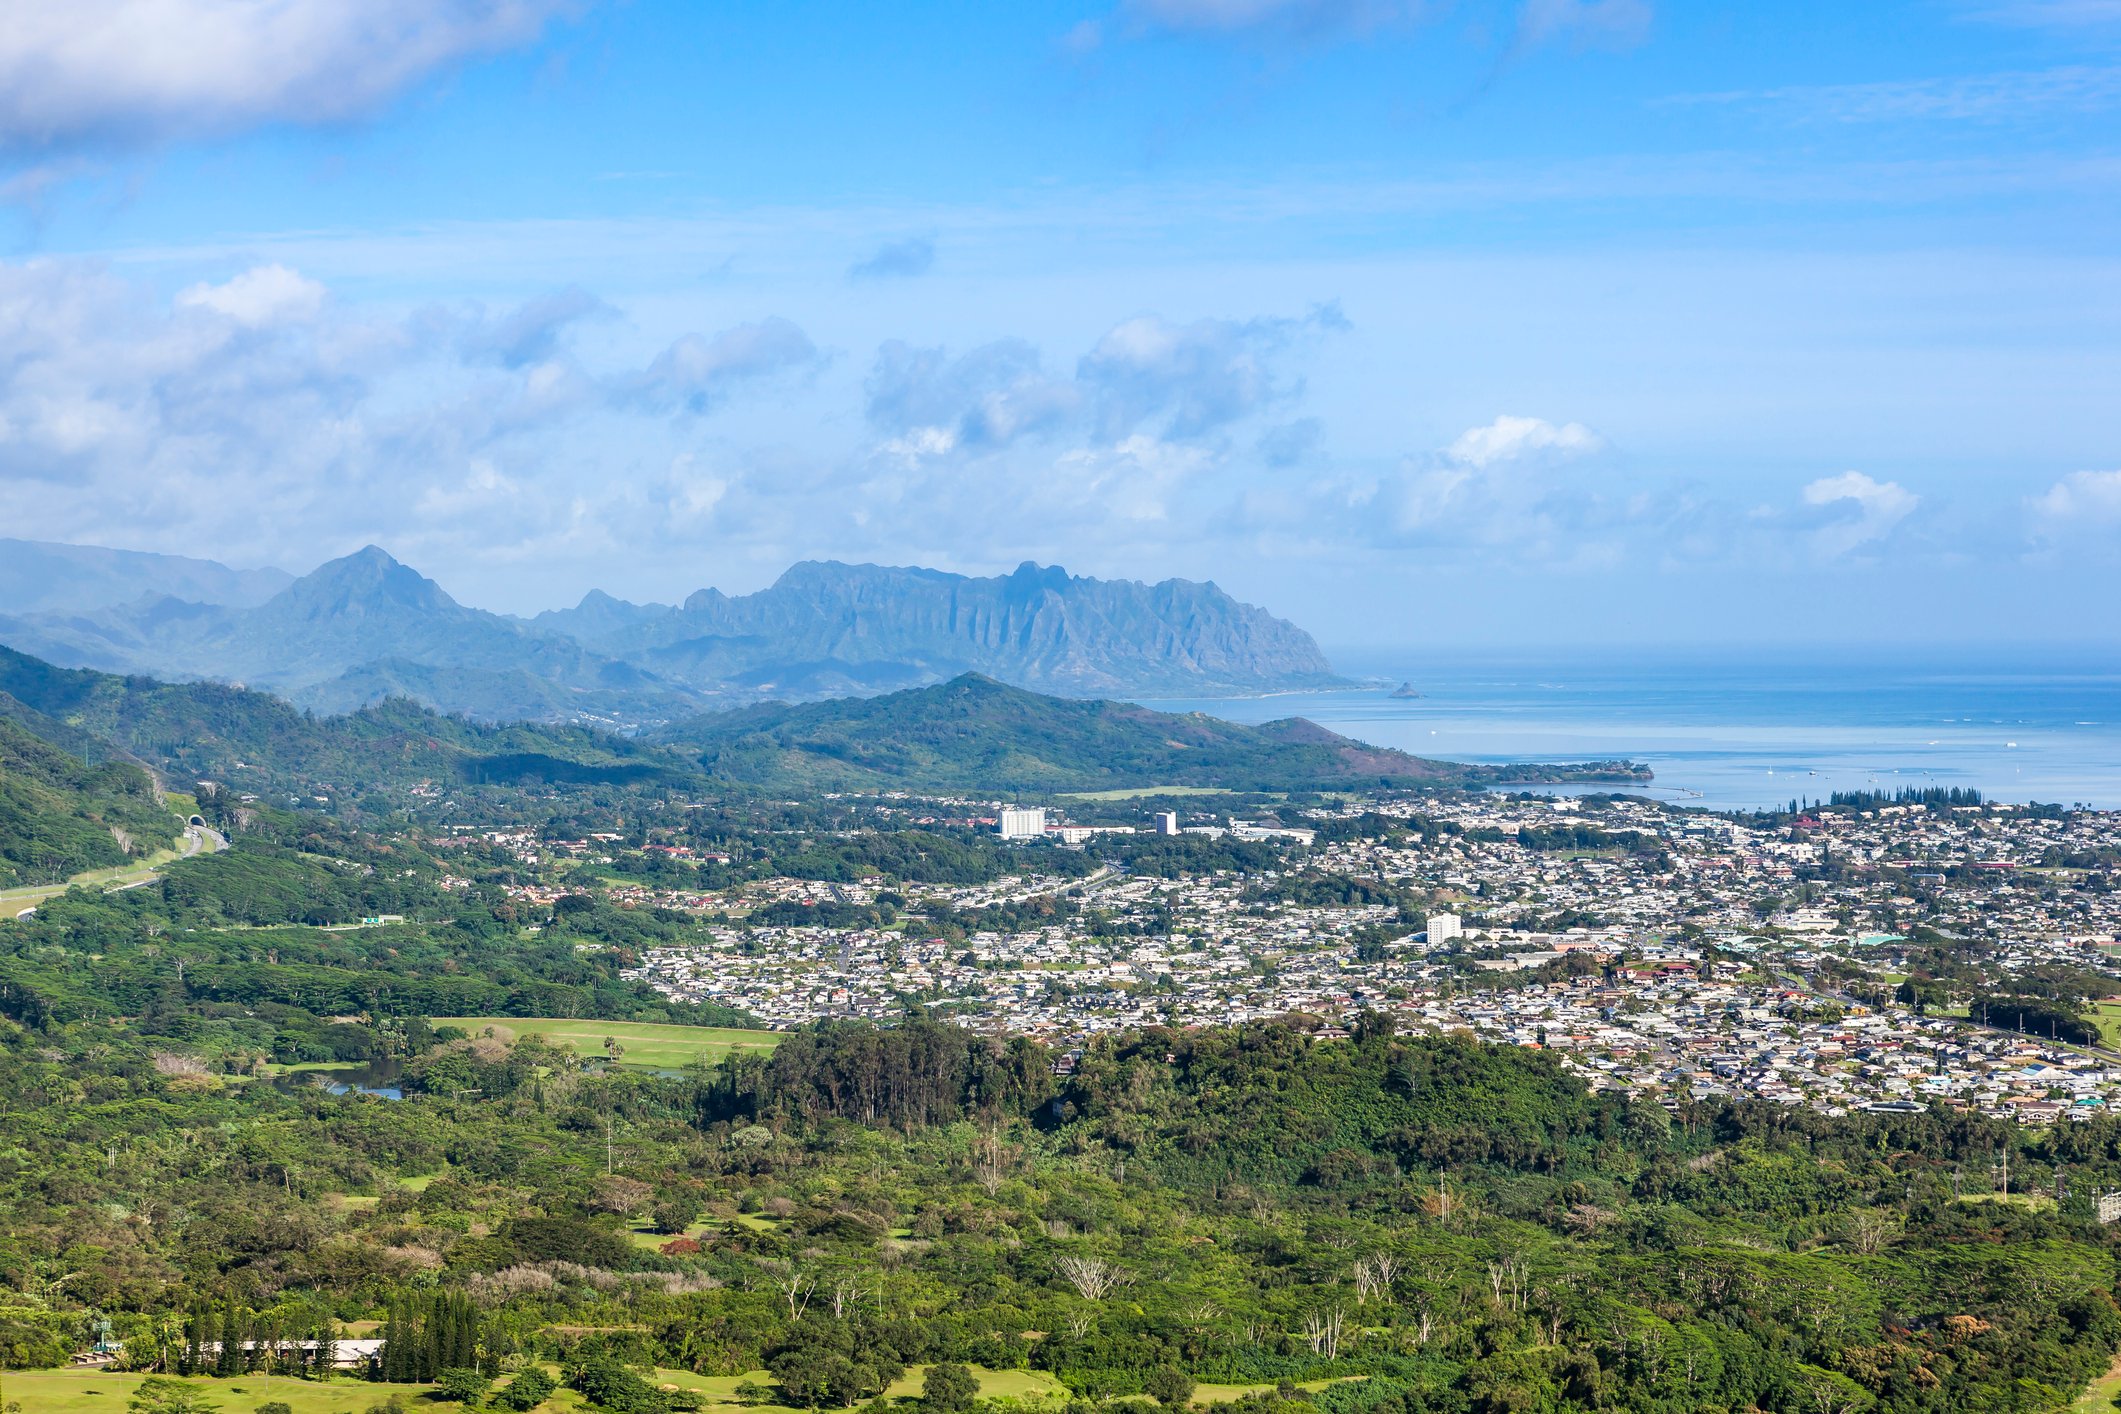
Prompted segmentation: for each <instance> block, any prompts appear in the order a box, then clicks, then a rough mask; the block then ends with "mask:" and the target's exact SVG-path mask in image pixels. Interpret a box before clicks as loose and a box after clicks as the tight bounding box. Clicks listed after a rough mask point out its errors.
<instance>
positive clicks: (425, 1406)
mask: <svg viewBox="0 0 2121 1414" xmlns="http://www.w3.org/2000/svg"><path fill="white" fill-rule="evenodd" d="M142 1378H144V1377H143V1376H140V1375H120V1374H113V1373H110V1372H107V1371H101V1370H95V1371H88V1370H10V1371H9V1372H8V1373H7V1374H6V1375H4V1376H0V1385H4V1386H5V1388H6V1397H7V1398H8V1399H9V1400H10V1401H15V1402H19V1403H20V1404H21V1405H22V1414H125V1403H126V1401H127V1400H128V1399H130V1398H132V1392H133V1391H134V1390H135V1389H137V1388H139V1385H140V1381H141V1379H142ZM191 1383H192V1384H193V1385H195V1386H197V1387H198V1388H199V1389H200V1390H201V1391H202V1392H204V1393H205V1395H206V1397H207V1399H208V1400H210V1401H212V1402H213V1403H214V1404H217V1405H219V1406H220V1407H221V1414H252V1411H254V1410H255V1409H257V1407H258V1406H259V1405H261V1404H267V1403H270V1402H271V1401H273V1400H276V1399H277V1400H282V1401H284V1402H285V1403H286V1404H287V1405H288V1406H289V1407H290V1408H292V1409H293V1410H294V1412H295V1414H365V1411H366V1410H367V1409H368V1408H369V1407H370V1406H371V1405H376V1404H381V1403H382V1402H383V1401H384V1400H386V1399H388V1398H389V1397H390V1396H391V1395H392V1394H403V1395H404V1396H406V1400H407V1402H408V1403H413V1407H414V1408H416V1409H418V1410H420V1411H422V1414H455V1411H457V1410H458V1409H460V1408H462V1406H461V1405H458V1404H455V1403H453V1402H447V1401H442V1400H436V1399H430V1398H426V1397H425V1396H426V1395H427V1392H428V1390H429V1388H430V1387H429V1386H427V1385H380V1384H370V1383H369V1382H368V1381H366V1380H360V1379H355V1378H353V1377H352V1376H347V1377H345V1378H343V1379H336V1380H332V1381H330V1382H328V1383H322V1384H319V1383H313V1382H311V1381H309V1380H288V1379H276V1380H267V1379H264V1378H262V1377H260V1376H257V1375H240V1376H238V1377H236V1378H235V1379H232V1380H207V1379H198V1380H193V1381H191ZM414 1401H417V1402H416V1403H414Z"/></svg>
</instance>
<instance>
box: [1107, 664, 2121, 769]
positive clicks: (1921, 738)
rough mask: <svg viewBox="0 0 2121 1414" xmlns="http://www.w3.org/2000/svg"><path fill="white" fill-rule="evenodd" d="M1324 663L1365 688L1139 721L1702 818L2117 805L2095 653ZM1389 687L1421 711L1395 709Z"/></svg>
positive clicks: (2105, 691) (2109, 714) (2116, 680)
mask: <svg viewBox="0 0 2121 1414" xmlns="http://www.w3.org/2000/svg"><path fill="white" fill-rule="evenodd" d="M1332 657H1333V660H1334V663H1335V665H1336V666H1337V667H1339V668H1340V670H1341V671H1342V672H1344V673H1346V674H1348V675H1349V676H1350V677H1355V678H1361V679H1369V678H1375V679H1379V680H1380V681H1381V685H1377V686H1366V687H1363V688H1360V689H1356V690H1350V691H1343V692H1324V693H1294V694H1284V695H1279V696H1272V697H1252V698H1217V699H1212V700H1210V699H1198V700H1188V701H1160V702H1155V703H1151V704H1149V705H1151V706H1154V707H1158V708H1161V709H1164V710H1173V711H1202V712H1208V713H1211V714H1213V715H1215V716H1219V717H1226V718H1229V719H1231V720H1233V721H1240V722H1263V721H1269V720H1272V719H1275V718H1279V717H1291V716H1301V717H1308V718H1310V719H1311V720H1313V721H1316V722H1318V723H1319V724H1321V725H1323V726H1327V727H1330V728H1332V729H1333V730H1335V731H1338V732H1344V733H1346V734H1347V735H1349V736H1353V737H1356V738H1358V739H1360V740H1363V741H1367V742H1371V743H1373V744H1375V745H1379V746H1394V747H1399V748H1401V749H1402V750H1406V751H1412V752H1416V753H1418V754H1420V755H1424V756H1435V757H1443V758H1448V759H1451V760H1462V761H1558V760H1571V761H1573V760H1588V759H1598V758H1605V757H1627V758H1629V759H1632V760H1637V761H1643V762H1647V763H1648V764H1649V765H1650V766H1651V767H1653V768H1654V769H1655V771H1656V773H1657V779H1656V783H1655V786H1654V787H1653V790H1654V793H1655V794H1657V795H1658V796H1659V797H1661V798H1665V799H1671V800H1676V801H1681V802H1683V803H1686V804H1691V805H1700V806H1707V807H1712V808H1724V809H1747V808H1754V807H1760V806H1773V805H1786V804H1787V803H1788V802H1789V801H1790V800H1791V799H1792V798H1803V799H1806V800H1809V799H1813V798H1821V799H1823V798H1825V797H1826V796H1827V795H1828V794H1830V793H1831V792H1833V791H1836V790H1861V789H1882V790H1888V791H1891V790H1897V789H1899V788H1900V787H1902V786H1918V787H1919V786H1933V785H1934V786H1971V787H1974V788H1975V789H1978V790H1980V791H1981V792H1982V793H1983V794H1984V795H1985V796H1987V797H1989V798H1991V799H1995V800H2002V801H2021V802H2022V801H2033V800H2039V801H2048V802H2058V803H2062V804H2073V803H2076V802H2080V801H2081V802H2084V803H2086V804H2089V805H2093V806H2097V807H2100V808H2105V809H2113V808H2116V807H2121V672H2117V671H2116V670H2115V667H2114V665H2113V663H2112V661H2111V659H2110V658H2103V657H2101V656H2099V655H2096V654H2093V653H2083V654H2073V653H2070V652H2069V651H2068V650H2058V649H2045V650H2038V651H2035V650H2023V649H2008V648H1997V647H1992V646H1991V647H1982V648H1979V649H1969V650H1941V649H1940V650H1925V651H1920V652H1917V651H1907V652H1902V653H1895V654H1877V655H1857V654H1853V653H1850V652H1848V651H1846V650H1840V651H1836V652H1831V653H1821V654H1814V655H1809V656H1799V655H1797V654H1795V653H1794V652H1790V651H1788V650H1785V651H1783V652H1781V653H1775V654H1763V653H1761V652H1760V651H1759V650H1748V651H1746V652H1745V653H1744V654H1743V655H1740V654H1737V653H1732V652H1728V651H1726V652H1722V653H1717V652H1714V651H1711V650H1695V651H1692V652H1676V651H1674V652H1662V653H1657V654H1647V653H1642V652H1628V653H1620V652H1597V653H1590V652H1584V651H1581V650H1566V649H1564V650H1556V651H1554V652H1551V653H1536V652H1531V651H1525V650H1512V651H1508V652H1495V653H1485V654H1484V653H1476V652H1466V651H1461V652H1455V653H1445V654H1439V653H1436V652H1435V651H1433V650H1426V649H1415V648H1410V649H1407V650H1406V651H1404V652H1401V653H1394V652H1391V651H1389V650H1380V649H1374V648H1368V649H1363V650H1360V651H1346V652H1340V653H1333V654H1332ZM1402 681H1405V682H1408V683H1411V684H1412V686H1413V687H1414V689H1415V690H1416V691H1418V692H1419V693H1421V694H1422V695H1421V696H1420V697H1419V698H1413V699H1395V698H1393V697H1392V696H1391V695H1390V694H1391V691H1392V689H1393V688H1394V687H1396V686H1397V685H1398V684H1399V683H1400V682H1402Z"/></svg>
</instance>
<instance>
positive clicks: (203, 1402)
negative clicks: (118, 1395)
mask: <svg viewBox="0 0 2121 1414" xmlns="http://www.w3.org/2000/svg"><path fill="white" fill-rule="evenodd" d="M125 1408H126V1410H127V1411H128V1414H220V1409H221V1406H220V1405H218V1404H215V1403H214V1402H213V1401H212V1400H209V1399H208V1398H207V1397H206V1392H205V1391H204V1390H202V1389H200V1388H199V1387H198V1386H197V1385H192V1384H186V1383H185V1382H184V1381H183V1380H173V1379H171V1378H170V1377H169V1376H167V1375H149V1376H148V1377H147V1378H146V1379H144V1380H142V1381H140V1384H139V1386H138V1388H136V1389H134V1390H133V1397H132V1398H131V1399H129V1400H127V1401H126V1404H125Z"/></svg>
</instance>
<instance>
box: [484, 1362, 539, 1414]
mask: <svg viewBox="0 0 2121 1414" xmlns="http://www.w3.org/2000/svg"><path fill="white" fill-rule="evenodd" d="M553 1389H554V1385H553V1383H552V1377H551V1376H550V1375H547V1374H546V1373H545V1372H544V1371H543V1370H541V1369H539V1368H538V1367H537V1366H535V1365H533V1366H531V1367H530V1368H529V1369H527V1370H525V1371H523V1372H522V1373H521V1374H519V1375H517V1376H516V1377H515V1378H514V1379H512V1380H510V1381H509V1382H508V1384H507V1385H506V1386H505V1387H504V1388H502V1390H501V1391H500V1392H499V1393H498V1394H496V1395H494V1397H493V1403H495V1404H496V1405H498V1406H500V1407H501V1408H503V1409H509V1410H514V1411H516V1412H517V1414H522V1411H524V1410H529V1409H535V1408H537V1407H538V1406H539V1405H540V1404H543V1403H544V1402H545V1401H546V1399H547V1398H549V1397H550V1396H551V1394H552V1391H553Z"/></svg>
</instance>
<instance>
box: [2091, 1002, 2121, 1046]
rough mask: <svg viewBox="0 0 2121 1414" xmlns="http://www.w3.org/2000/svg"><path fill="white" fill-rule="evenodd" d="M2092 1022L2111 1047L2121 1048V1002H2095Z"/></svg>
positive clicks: (2102, 1038) (2101, 1037)
mask: <svg viewBox="0 0 2121 1414" xmlns="http://www.w3.org/2000/svg"><path fill="white" fill-rule="evenodd" d="M2090 1020H2091V1022H2092V1024H2093V1025H2095V1026H2097V1027H2098V1028H2099V1037H2100V1039H2101V1040H2103V1041H2105V1042H2106V1044H2107V1045H2109V1046H2121V1002H2094V1003H2093V1004H2092V1014H2091V1017H2090Z"/></svg>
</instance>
